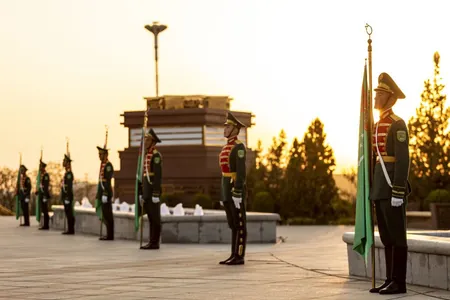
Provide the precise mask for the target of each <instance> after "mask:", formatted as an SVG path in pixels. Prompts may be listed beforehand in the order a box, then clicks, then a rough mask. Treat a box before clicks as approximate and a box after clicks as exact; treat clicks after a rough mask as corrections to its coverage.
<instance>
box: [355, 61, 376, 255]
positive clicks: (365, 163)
mask: <svg viewBox="0 0 450 300" xmlns="http://www.w3.org/2000/svg"><path fill="white" fill-rule="evenodd" d="M368 94H369V90H368V86H367V66H364V78H363V83H362V91H361V112H360V117H359V150H358V177H357V191H356V217H355V239H354V242H353V250H355V251H356V252H358V253H359V254H361V255H362V256H364V258H365V260H366V262H367V255H368V253H369V252H370V248H371V247H372V244H373V229H372V216H371V209H372V208H371V203H370V200H369V189H370V177H369V176H370V159H371V157H369V155H370V153H371V151H370V147H371V137H370V136H369V134H370V132H369V131H370V128H371V126H372V125H371V123H372V121H371V120H372V117H371V115H372V103H370V102H371V101H370V99H369V97H368Z"/></svg>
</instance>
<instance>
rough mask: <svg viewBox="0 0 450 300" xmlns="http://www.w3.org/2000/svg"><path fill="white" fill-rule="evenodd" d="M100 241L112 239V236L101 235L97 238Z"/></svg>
mask: <svg viewBox="0 0 450 300" xmlns="http://www.w3.org/2000/svg"><path fill="white" fill-rule="evenodd" d="M99 240H100V241H113V240H114V238H113V237H108V236H102V237H100V238H99Z"/></svg>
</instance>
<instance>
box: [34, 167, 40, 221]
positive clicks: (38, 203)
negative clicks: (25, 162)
mask: <svg viewBox="0 0 450 300" xmlns="http://www.w3.org/2000/svg"><path fill="white" fill-rule="evenodd" d="M40 189H41V165H40V164H39V171H38V174H37V178H36V192H37V196H36V211H35V212H36V221H38V222H41V193H39V191H40Z"/></svg>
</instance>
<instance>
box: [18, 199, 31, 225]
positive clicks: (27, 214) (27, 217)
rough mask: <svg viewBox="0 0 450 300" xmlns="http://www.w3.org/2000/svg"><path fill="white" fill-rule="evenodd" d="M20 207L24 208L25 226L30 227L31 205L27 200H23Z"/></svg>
mask: <svg viewBox="0 0 450 300" xmlns="http://www.w3.org/2000/svg"><path fill="white" fill-rule="evenodd" d="M20 206H21V207H22V214H23V220H24V225H30V212H29V207H30V206H29V203H26V202H25V199H22V200H20Z"/></svg>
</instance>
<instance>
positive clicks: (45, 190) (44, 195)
mask: <svg viewBox="0 0 450 300" xmlns="http://www.w3.org/2000/svg"><path fill="white" fill-rule="evenodd" d="M46 166H47V164H46V163H44V162H43V161H42V160H41V161H40V164H39V168H41V184H40V186H39V188H38V190H37V191H36V195H37V196H38V199H39V201H40V202H39V205H40V207H41V210H42V213H43V214H44V225H43V226H42V227H41V228H39V229H40V230H48V229H49V224H48V223H49V220H50V217H49V215H48V203H49V201H50V175H49V174H48V173H47V172H46V171H45V167H46Z"/></svg>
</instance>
